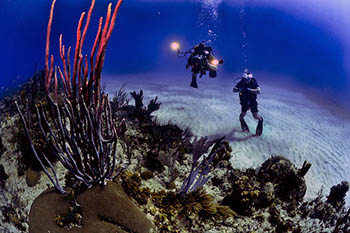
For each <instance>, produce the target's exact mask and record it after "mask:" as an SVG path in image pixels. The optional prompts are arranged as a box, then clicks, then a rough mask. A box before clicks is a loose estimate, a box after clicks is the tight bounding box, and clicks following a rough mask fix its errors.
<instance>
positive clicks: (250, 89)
mask: <svg viewBox="0 0 350 233" xmlns="http://www.w3.org/2000/svg"><path fill="white" fill-rule="evenodd" d="M233 92H239V99H240V104H241V106H242V108H241V111H242V112H241V114H240V115H239V121H240V122H241V127H242V131H243V132H249V127H248V125H247V123H246V122H245V120H244V116H245V115H246V113H247V111H248V110H249V109H250V111H251V112H252V114H253V117H254V118H255V119H256V120H258V125H257V127H256V135H258V136H261V134H262V131H263V118H262V117H261V116H260V115H259V114H258V102H257V101H256V98H257V94H260V92H261V90H260V87H259V84H258V83H257V81H256V80H255V78H253V74H252V73H250V72H248V70H247V69H246V70H245V71H244V73H243V77H242V78H241V80H240V81H239V82H238V83H237V84H236V86H235V87H234V88H233Z"/></svg>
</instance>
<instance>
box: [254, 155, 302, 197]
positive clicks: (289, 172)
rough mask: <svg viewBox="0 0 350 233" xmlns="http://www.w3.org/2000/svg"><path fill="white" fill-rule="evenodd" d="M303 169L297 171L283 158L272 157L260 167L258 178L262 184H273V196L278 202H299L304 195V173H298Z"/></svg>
mask: <svg viewBox="0 0 350 233" xmlns="http://www.w3.org/2000/svg"><path fill="white" fill-rule="evenodd" d="M304 164H305V163H304ZM303 168H304V166H303ZM303 168H302V169H300V170H299V169H297V168H296V167H295V165H294V164H293V163H292V162H291V161H290V160H289V159H287V158H285V157H283V156H272V157H271V158H269V159H268V160H266V161H265V162H264V163H263V164H262V165H261V167H260V169H259V170H258V177H259V179H260V180H261V182H262V183H266V182H271V183H273V184H274V189H275V195H276V197H277V198H279V199H280V200H283V201H297V202H301V201H302V200H303V197H304V196H305V193H306V183H305V179H304V175H305V174H306V172H300V171H301V170H303Z"/></svg>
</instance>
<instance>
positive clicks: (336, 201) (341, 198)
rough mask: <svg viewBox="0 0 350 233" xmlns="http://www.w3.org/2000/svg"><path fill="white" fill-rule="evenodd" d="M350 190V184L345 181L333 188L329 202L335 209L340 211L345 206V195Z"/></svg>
mask: <svg viewBox="0 0 350 233" xmlns="http://www.w3.org/2000/svg"><path fill="white" fill-rule="evenodd" d="M348 190H349V182H347V181H343V182H341V183H340V184H338V185H334V186H332V188H331V191H330V193H329V196H328V198H327V202H328V203H329V204H331V205H332V206H333V207H334V208H335V209H337V210H338V209H340V208H341V207H343V206H344V205H345V195H346V193H347V191H348Z"/></svg>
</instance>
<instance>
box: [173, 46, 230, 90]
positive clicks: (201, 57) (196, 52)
mask: <svg viewBox="0 0 350 233" xmlns="http://www.w3.org/2000/svg"><path fill="white" fill-rule="evenodd" d="M171 47H172V49H173V50H177V55H178V56H181V55H182V56H183V57H185V58H186V59H187V64H186V69H188V68H189V67H191V72H192V81H191V84H190V86H191V87H193V88H198V85H197V75H198V74H199V75H200V76H199V77H200V78H201V77H202V76H203V75H205V74H206V73H207V71H209V77H210V78H215V77H216V70H217V66H218V65H219V64H222V63H223V62H224V61H223V60H222V59H221V60H218V59H216V58H215V57H214V55H213V49H212V48H211V47H210V46H207V45H206V44H205V43H204V41H202V42H200V43H199V44H197V45H195V46H194V47H193V48H192V49H189V50H187V51H186V52H180V48H179V44H178V43H176V42H173V43H172V45H171ZM188 55H189V56H188Z"/></svg>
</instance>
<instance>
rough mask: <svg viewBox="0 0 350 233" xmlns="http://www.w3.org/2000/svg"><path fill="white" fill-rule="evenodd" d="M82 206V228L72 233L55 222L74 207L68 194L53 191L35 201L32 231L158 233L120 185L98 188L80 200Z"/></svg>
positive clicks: (83, 194)
mask: <svg viewBox="0 0 350 233" xmlns="http://www.w3.org/2000/svg"><path fill="white" fill-rule="evenodd" d="M77 201H78V203H79V204H80V205H81V207H82V216H83V219H82V228H77V227H75V228H72V229H70V230H68V229H66V228H63V227H61V226H59V225H58V224H57V223H56V222H55V218H56V217H57V216H62V215H65V214H66V213H67V210H68V209H69V207H70V206H71V204H70V203H69V201H68V200H67V198H66V197H65V195H61V194H59V193H57V192H55V191H53V190H48V191H45V192H43V193H42V194H41V195H40V196H39V197H37V198H36V200H35V201H34V203H33V205H32V207H31V210H30V215H29V232H30V233H37V232H51V233H66V232H71V233H106V232H118V233H125V232H135V233H149V232H154V229H155V227H154V225H153V224H152V223H151V221H150V220H148V219H147V217H146V216H145V214H144V213H143V212H141V211H140V210H139V209H138V208H137V206H136V205H135V204H134V203H133V202H132V201H131V200H130V199H129V197H128V196H127V195H126V194H125V192H124V191H123V189H122V187H121V186H120V185H119V184H117V183H116V182H109V183H108V185H107V186H104V187H100V186H95V187H93V188H91V189H88V190H86V191H85V192H83V193H82V194H81V195H79V196H78V198H77Z"/></svg>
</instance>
